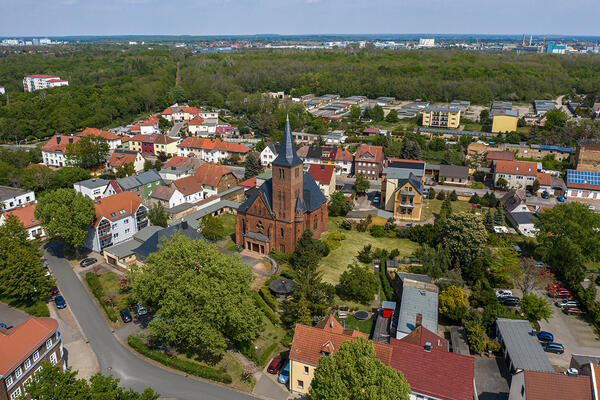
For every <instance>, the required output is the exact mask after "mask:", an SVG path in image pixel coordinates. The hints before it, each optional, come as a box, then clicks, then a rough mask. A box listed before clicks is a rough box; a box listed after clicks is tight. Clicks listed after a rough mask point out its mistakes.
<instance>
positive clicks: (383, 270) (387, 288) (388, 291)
mask: <svg viewBox="0 0 600 400" xmlns="http://www.w3.org/2000/svg"><path fill="white" fill-rule="evenodd" d="M379 279H380V280H381V289H382V291H383V295H384V296H385V299H386V300H393V299H394V296H395V292H394V289H392V285H391V284H390V281H389V279H388V277H387V267H386V266H385V260H382V262H381V264H380V265H379Z"/></svg>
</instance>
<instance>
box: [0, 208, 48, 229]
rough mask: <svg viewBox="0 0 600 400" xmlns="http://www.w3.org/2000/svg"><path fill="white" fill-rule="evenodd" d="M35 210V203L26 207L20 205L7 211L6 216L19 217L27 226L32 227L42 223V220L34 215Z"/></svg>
mask: <svg viewBox="0 0 600 400" xmlns="http://www.w3.org/2000/svg"><path fill="white" fill-rule="evenodd" d="M34 211H35V204H31V205H28V206H25V207H19V208H17V209H14V210H12V211H6V212H5V213H4V218H8V216H9V215H14V216H15V217H17V218H18V219H19V221H21V223H22V224H23V225H24V226H25V228H32V227H34V226H38V225H39V224H40V222H39V221H38V220H37V219H35V216H34V215H33V213H34Z"/></svg>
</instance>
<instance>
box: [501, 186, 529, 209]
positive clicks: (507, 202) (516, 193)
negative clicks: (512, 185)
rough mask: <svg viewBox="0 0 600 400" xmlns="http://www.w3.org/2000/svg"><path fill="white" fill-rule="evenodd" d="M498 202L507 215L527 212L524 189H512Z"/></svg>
mask: <svg viewBox="0 0 600 400" xmlns="http://www.w3.org/2000/svg"><path fill="white" fill-rule="evenodd" d="M500 201H501V202H502V206H503V207H504V211H505V212H507V213H513V212H528V211H529V207H527V197H526V195H525V189H518V190H517V189H512V190H511V191H509V192H507V193H506V194H505V195H504V196H502V198H501V199H500Z"/></svg>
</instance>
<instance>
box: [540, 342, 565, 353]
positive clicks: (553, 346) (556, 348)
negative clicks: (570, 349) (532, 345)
mask: <svg viewBox="0 0 600 400" xmlns="http://www.w3.org/2000/svg"><path fill="white" fill-rule="evenodd" d="M542 348H543V349H544V351H547V352H548V353H556V354H562V353H564V352H565V346H563V345H562V344H560V343H555V342H549V343H543V344H542Z"/></svg>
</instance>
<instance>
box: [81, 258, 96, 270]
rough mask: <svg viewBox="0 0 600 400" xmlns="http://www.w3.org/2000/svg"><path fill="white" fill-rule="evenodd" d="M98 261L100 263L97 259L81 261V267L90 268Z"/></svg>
mask: <svg viewBox="0 0 600 400" xmlns="http://www.w3.org/2000/svg"><path fill="white" fill-rule="evenodd" d="M96 261H98V260H97V259H95V258H86V259H83V260H81V262H80V263H79V265H80V266H81V267H82V268H85V267H89V266H90V265H92V264H94V263H95V262H96Z"/></svg>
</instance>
